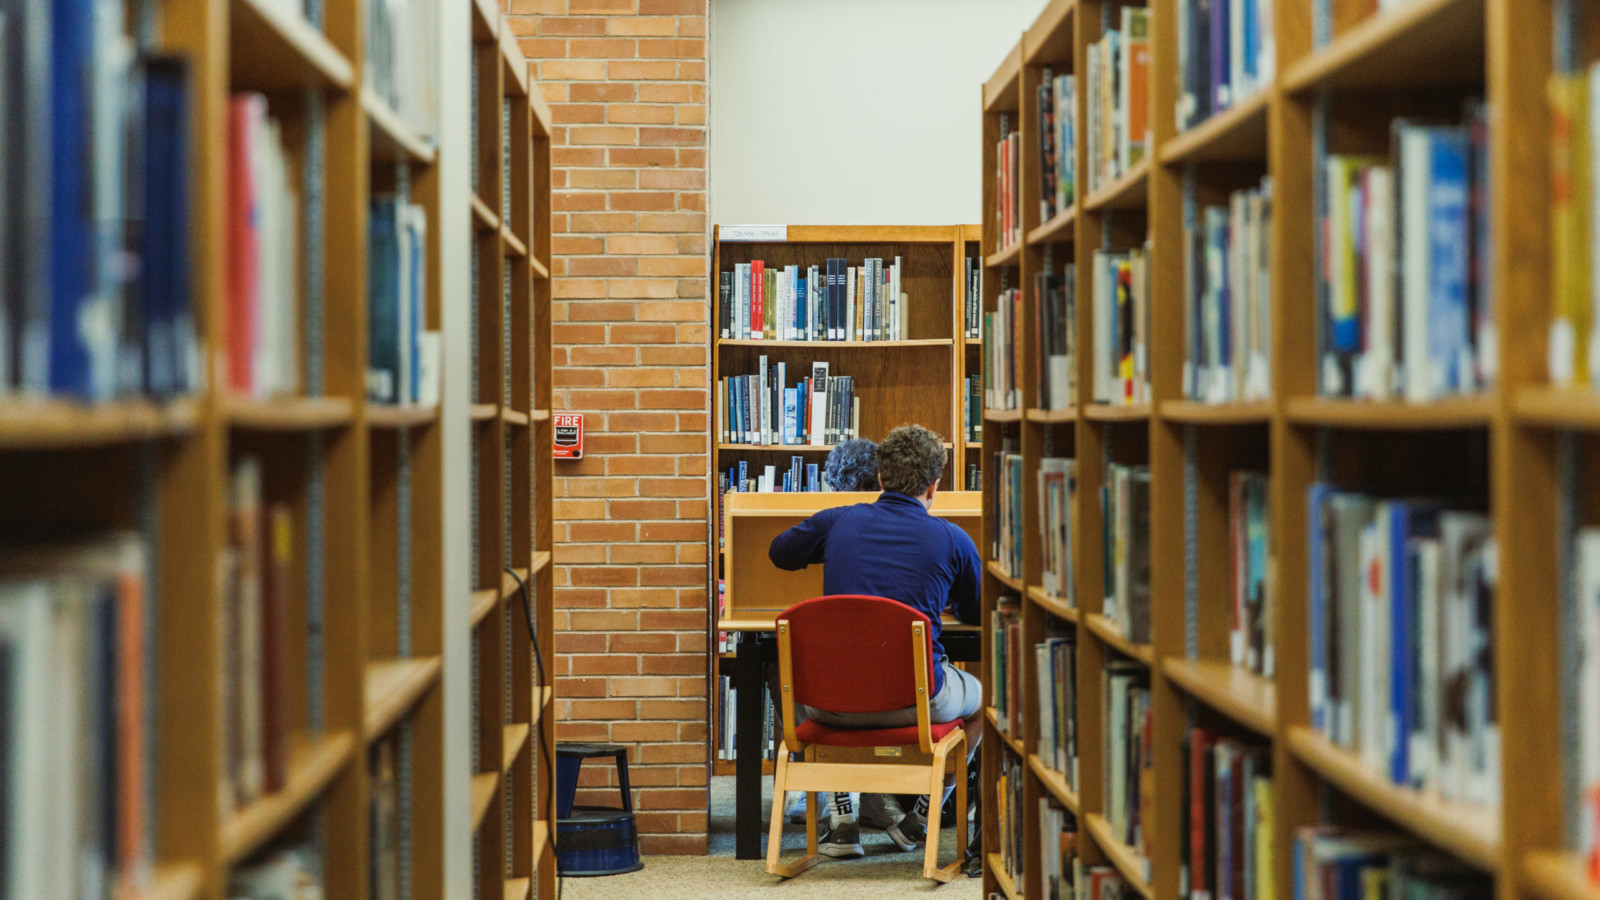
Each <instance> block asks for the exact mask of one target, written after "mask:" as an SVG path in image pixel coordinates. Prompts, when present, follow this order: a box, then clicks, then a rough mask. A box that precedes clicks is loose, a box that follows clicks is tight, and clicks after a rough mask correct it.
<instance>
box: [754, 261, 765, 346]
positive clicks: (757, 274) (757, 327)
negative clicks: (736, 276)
mask: <svg viewBox="0 0 1600 900" xmlns="http://www.w3.org/2000/svg"><path fill="white" fill-rule="evenodd" d="M765 284H766V265H765V264H764V263H762V261H761V260H759V259H758V260H754V261H752V262H751V263H750V336H751V337H753V338H759V337H762V334H761V323H762V322H764V321H766V319H765V318H764V317H763V316H762V313H763V312H764V310H763V304H764V303H765V302H766V298H765V297H764V296H762V293H763V291H762V288H763V287H764V286H765Z"/></svg>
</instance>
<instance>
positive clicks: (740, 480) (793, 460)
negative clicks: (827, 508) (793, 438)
mask: <svg viewBox="0 0 1600 900" xmlns="http://www.w3.org/2000/svg"><path fill="white" fill-rule="evenodd" d="M717 487H718V489H719V490H720V492H721V493H728V492H732V493H738V494H748V493H761V494H792V493H800V492H814V491H826V490H832V488H831V487H829V486H828V484H827V480H826V479H825V478H823V477H821V475H820V473H819V471H818V466H817V464H816V463H807V462H806V461H805V460H804V459H803V458H801V457H798V456H791V457H789V465H788V466H787V467H786V468H784V469H783V470H782V471H780V470H779V469H778V467H777V466H776V465H768V466H752V465H750V461H749V460H744V459H741V460H739V461H738V462H737V463H734V464H733V465H732V466H729V467H728V471H726V472H718V473H717ZM719 497H720V494H719ZM720 504H721V501H720V499H719V501H718V512H719V513H720V511H721V505H720Z"/></svg>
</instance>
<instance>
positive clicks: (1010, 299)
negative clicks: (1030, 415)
mask: <svg viewBox="0 0 1600 900" xmlns="http://www.w3.org/2000/svg"><path fill="white" fill-rule="evenodd" d="M1021 339H1022V291H1020V290H1018V289H1016V288H1007V289H1005V290H1003V291H1001V292H1000V296H998V297H996V298H995V308H994V312H986V313H984V314H983V405H984V407H985V408H986V409H1021V408H1022V389H1021V382H1019V381H1018V380H1017V376H1018V369H1019V368H1020V366H1021V365H1022V362H1021V360H1022V344H1021V343H1020V341H1021Z"/></svg>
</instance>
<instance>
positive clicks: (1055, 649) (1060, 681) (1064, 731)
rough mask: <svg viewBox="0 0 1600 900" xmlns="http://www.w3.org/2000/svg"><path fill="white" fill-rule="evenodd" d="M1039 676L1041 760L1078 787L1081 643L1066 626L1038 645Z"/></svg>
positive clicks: (1074, 787) (1036, 658)
mask: <svg viewBox="0 0 1600 900" xmlns="http://www.w3.org/2000/svg"><path fill="white" fill-rule="evenodd" d="M1033 652H1034V663H1035V669H1034V671H1035V673H1036V675H1037V677H1038V679H1039V694H1038V696H1039V747H1038V753H1039V761H1040V762H1042V763H1044V764H1045V765H1046V766H1048V767H1049V768H1051V769H1054V770H1055V771H1057V772H1059V773H1060V774H1061V777H1062V779H1063V780H1065V781H1066V783H1067V786H1068V787H1070V788H1072V789H1073V790H1077V788H1078V642H1077V639H1076V634H1075V633H1074V632H1073V631H1072V629H1062V630H1061V632H1060V633H1059V634H1051V635H1049V636H1047V637H1046V638H1045V639H1044V640H1043V641H1040V642H1039V643H1038V644H1035V645H1034V648H1033Z"/></svg>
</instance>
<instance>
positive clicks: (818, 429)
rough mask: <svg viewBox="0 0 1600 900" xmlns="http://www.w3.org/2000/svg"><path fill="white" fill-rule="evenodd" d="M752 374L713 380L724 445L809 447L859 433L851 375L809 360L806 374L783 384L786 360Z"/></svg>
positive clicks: (763, 365) (760, 367) (761, 363)
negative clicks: (795, 380) (808, 373)
mask: <svg viewBox="0 0 1600 900" xmlns="http://www.w3.org/2000/svg"><path fill="white" fill-rule="evenodd" d="M757 368H758V371H757V372H756V373H755V374H753V375H729V376H726V377H724V378H723V379H722V380H721V381H719V382H718V383H717V409H718V410H719V415H720V418H721V424H720V426H719V432H720V435H721V439H722V443H725V444H763V445H771V444H788V445H801V444H805V445H810V446H814V447H821V446H827V445H830V444H837V443H839V442H841V441H847V440H852V439H854V438H856V437H858V436H859V435H860V434H861V398H859V397H857V396H856V387H855V377H854V376H851V375H829V374H828V363H826V362H814V363H812V364H811V374H810V375H809V376H808V377H805V378H801V379H800V380H799V381H798V382H796V384H795V386H794V387H788V386H787V385H788V383H789V382H788V364H787V363H783V362H779V363H775V364H773V365H771V366H770V367H769V366H768V364H767V358H766V356H762V357H761V359H760V361H759V363H758V365H757Z"/></svg>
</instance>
